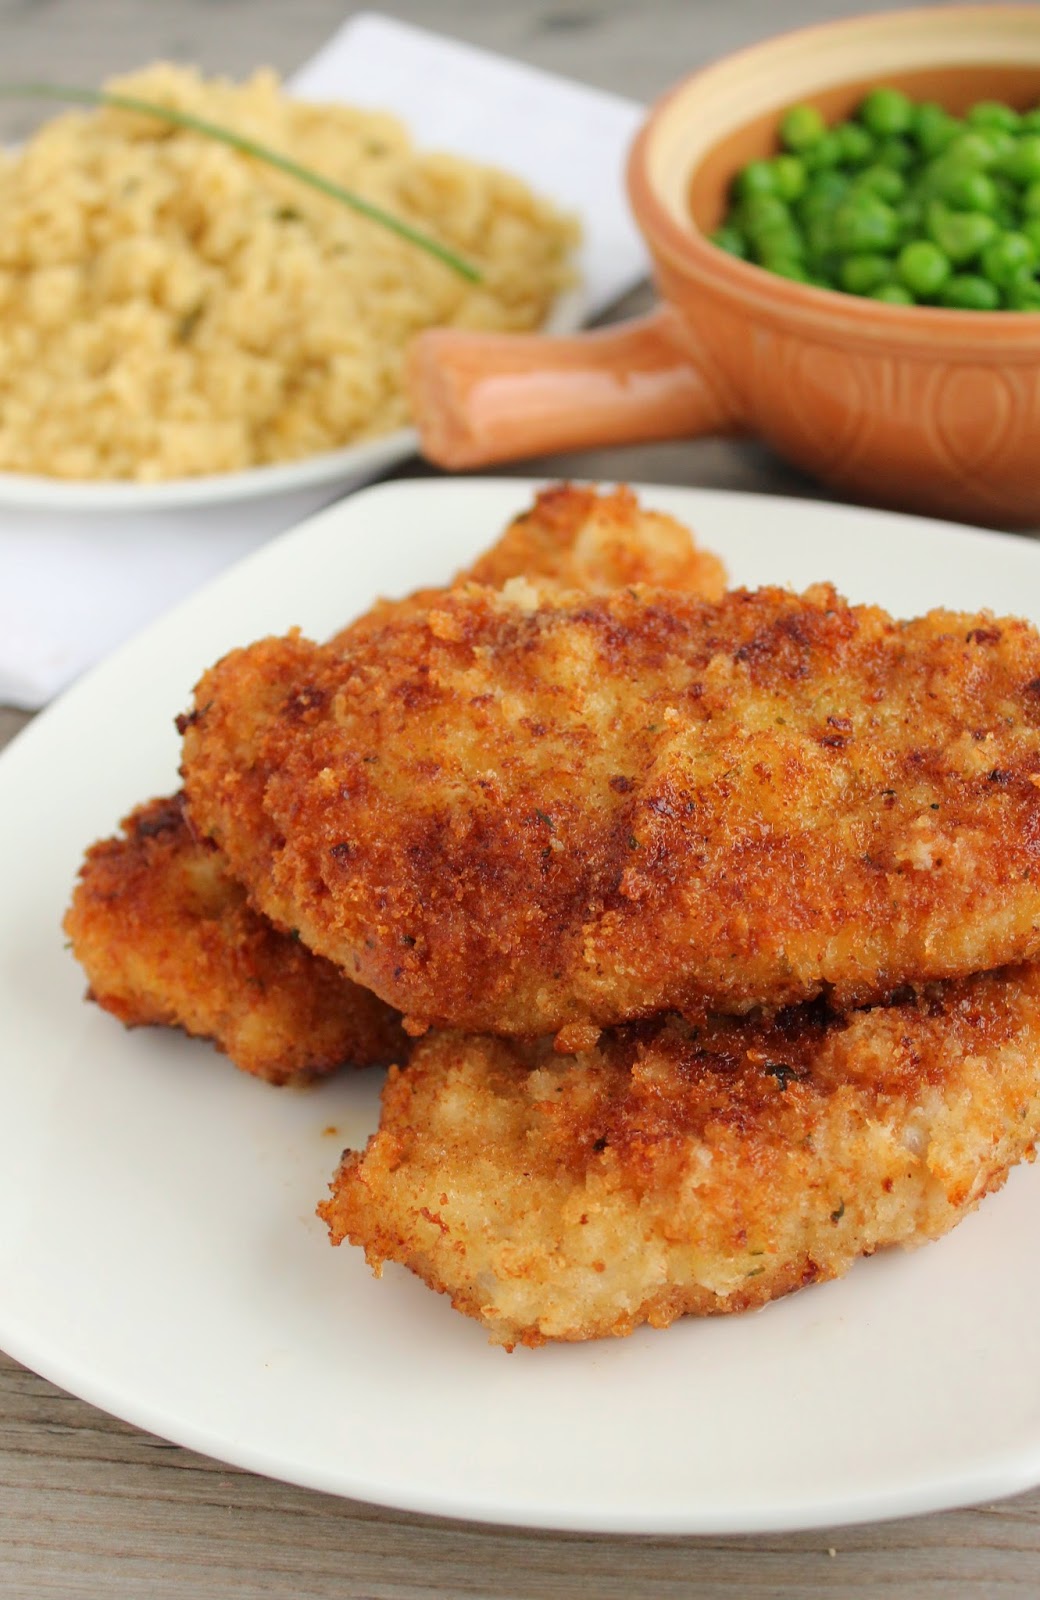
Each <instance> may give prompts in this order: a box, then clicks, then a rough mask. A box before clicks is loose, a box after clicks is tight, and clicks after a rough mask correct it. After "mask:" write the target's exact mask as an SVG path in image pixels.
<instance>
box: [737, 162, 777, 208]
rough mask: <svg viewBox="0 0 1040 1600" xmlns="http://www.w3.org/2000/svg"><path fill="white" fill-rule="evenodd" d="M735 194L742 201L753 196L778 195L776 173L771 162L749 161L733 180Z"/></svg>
mask: <svg viewBox="0 0 1040 1600" xmlns="http://www.w3.org/2000/svg"><path fill="white" fill-rule="evenodd" d="M733 192H734V194H735V195H737V196H738V198H739V199H741V200H750V199H751V196H752V195H760V194H769V195H772V194H776V173H775V172H774V171H773V163H772V162H771V161H749V162H748V164H747V166H746V167H743V168H742V169H741V170H740V172H738V173H737V176H736V178H735V179H734V180H733Z"/></svg>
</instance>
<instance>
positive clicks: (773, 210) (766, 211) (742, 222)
mask: <svg viewBox="0 0 1040 1600" xmlns="http://www.w3.org/2000/svg"><path fill="white" fill-rule="evenodd" d="M729 220H730V221H735V222H736V223H737V226H738V227H740V228H742V229H743V230H744V232H745V233H746V234H747V235H748V237H749V238H750V239H754V237H755V236H756V234H757V233H759V232H760V230H761V229H763V228H773V227H776V226H777V225H778V224H781V223H790V221H791V213H790V210H789V209H788V207H787V206H786V205H785V204H784V202H783V201H782V200H781V199H780V196H779V195H776V194H752V195H748V197H747V199H746V200H742V201H741V203H740V205H739V206H738V207H737V210H736V215H735V217H731V218H730V219H729Z"/></svg>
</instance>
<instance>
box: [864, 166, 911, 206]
mask: <svg viewBox="0 0 1040 1600" xmlns="http://www.w3.org/2000/svg"><path fill="white" fill-rule="evenodd" d="M853 187H854V188H856V189H864V190H866V191H867V192H868V193H869V194H876V195H877V197H878V199H879V200H888V201H890V202H891V201H893V200H901V199H902V198H903V195H904V194H905V193H906V179H905V178H904V177H903V175H902V173H901V172H893V170H892V168H891V167H882V166H873V167H865V168H864V169H863V171H862V172H859V173H857V174H856V177H855V179H854V182H853Z"/></svg>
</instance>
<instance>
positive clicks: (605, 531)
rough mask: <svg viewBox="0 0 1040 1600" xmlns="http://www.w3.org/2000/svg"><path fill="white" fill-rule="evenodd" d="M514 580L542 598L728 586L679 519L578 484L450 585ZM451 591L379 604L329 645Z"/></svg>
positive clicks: (622, 491) (624, 493)
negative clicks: (635, 587) (636, 586)
mask: <svg viewBox="0 0 1040 1600" xmlns="http://www.w3.org/2000/svg"><path fill="white" fill-rule="evenodd" d="M514 578H526V579H527V580H528V581H529V582H530V583H531V584H533V585H536V586H537V588H538V589H539V590H540V591H542V592H543V593H552V592H554V591H560V592H565V591H569V590H572V589H580V590H581V591H582V592H583V593H586V594H607V593H609V591H610V590H611V589H623V588H625V587H626V586H627V585H631V584H633V583H649V584H653V585H655V587H657V588H659V589H679V590H682V591H683V593H685V594H694V595H699V596H700V597H701V598H702V599H704V600H719V599H721V597H722V595H723V594H724V593H725V589H726V569H725V567H724V566H723V564H722V562H721V561H720V559H719V557H718V556H717V555H713V554H712V552H711V551H710V550H702V549H700V548H699V546H698V545H697V544H696V542H695V541H694V539H693V536H692V535H691V533H690V531H689V529H688V528H685V527H683V525H682V523H681V522H677V521H676V519H675V518H674V517H669V516H666V515H665V514H664V513H663V512H660V511H647V510H644V508H643V507H642V506H641V505H640V503H639V501H638V499H637V498H636V496H635V495H634V494H633V492H632V490H631V489H628V488H625V487H623V486H622V487H620V488H617V489H608V490H598V489H594V488H588V487H585V486H582V485H578V484H572V483H557V484H553V485H551V487H549V488H548V489H541V490H539V492H538V493H537V494H536V495H535V498H534V503H533V504H532V505H531V506H530V507H529V509H528V510H527V511H524V512H522V513H521V514H520V516H518V517H515V518H514V520H513V521H512V522H511V523H510V524H509V526H508V528H507V529H506V531H505V533H503V534H502V536H501V538H499V539H498V540H497V541H496V542H495V543H494V544H493V545H492V546H491V548H490V550H487V551H485V553H484V554H483V555H482V556H478V557H477V559H476V561H475V562H474V563H473V565H472V566H470V567H466V568H465V569H464V570H463V571H462V572H459V573H457V574H456V575H455V577H454V578H453V579H452V581H451V583H450V584H449V585H448V586H447V587H448V588H460V587H464V586H465V585H466V584H467V583H479V584H484V585H486V586H487V587H488V588H490V589H501V588H502V587H503V586H504V585H505V584H507V583H509V582H510V581H511V580H512V579H514ZM444 593H445V589H444V588H443V587H441V588H436V589H417V590H416V591H415V592H414V593H413V594H410V595H408V596H406V598H405V599H403V600H377V601H376V603H375V605H374V606H372V607H371V608H370V609H369V610H368V611H366V612H365V613H364V615H363V616H361V617H358V618H357V619H356V620H355V621H354V622H352V623H351V624H350V625H349V627H347V628H345V629H343V630H342V632H341V633H338V634H336V635H335V636H334V637H333V639H332V640H331V641H330V643H331V644H332V645H333V646H335V645H337V644H339V643H340V642H348V643H349V642H350V641H352V640H356V639H359V638H361V637H362V636H364V635H368V634H371V633H374V632H375V631H376V630H377V629H378V628H381V627H383V626H384V625H385V624H386V623H387V622H389V621H391V620H393V619H395V618H400V617H404V616H410V615H416V614H418V613H420V612H422V611H425V610H428V609H429V607H430V606H435V605H437V604H438V603H439V601H440V600H441V598H442V597H443V595H444Z"/></svg>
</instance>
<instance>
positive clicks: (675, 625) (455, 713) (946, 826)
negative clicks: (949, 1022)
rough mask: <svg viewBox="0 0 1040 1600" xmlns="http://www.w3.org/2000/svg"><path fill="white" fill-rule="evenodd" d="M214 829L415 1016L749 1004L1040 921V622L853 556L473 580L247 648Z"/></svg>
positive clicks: (935, 974) (213, 756)
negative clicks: (897, 591)
mask: <svg viewBox="0 0 1040 1600" xmlns="http://www.w3.org/2000/svg"><path fill="white" fill-rule="evenodd" d="M184 775H185V782H186V786H187V791H188V796H189V806H190V810H191V814H192V816H193V818H194V820H195V822H196V825H197V826H198V827H199V829H200V830H201V831H202V832H203V833H205V834H207V835H211V836H212V837H213V838H214V839H216V840H217V842H218V843H219V844H220V846H221V848H222V849H224V850H225V851H226V853H227V856H228V860H229V862H230V863H231V867H232V870H233V871H234V872H235V874H236V875H237V876H238V877H240V878H241V879H242V881H243V882H244V883H246V884H247V885H248V887H249V890H250V893H251V894H252V895H253V897H254V898H255V900H256V903H257V904H258V905H259V906H261V907H262V908H263V909H264V910H265V911H266V912H267V913H268V914H269V915H271V916H272V917H274V918H275V919H276V920H278V921H280V922H282V923H284V924H289V925H292V926H295V927H298V928H299V929H300V930H301V933H302V936H303V938H304V940H305V941H306V942H307V943H308V944H309V945H310V946H311V947H312V948H313V949H315V950H317V951H319V952H321V953H322V954H323V955H325V956H327V957H328V958H329V959H330V960H333V961H335V962H337V963H338V964H339V965H341V966H342V967H344V969H345V970H346V971H348V972H349V973H350V974H351V975H353V976H355V977H356V978H357V979H358V981H359V982H361V983H363V984H365V985H367V986H368V987H370V988H372V989H374V990H375V992H376V993H377V994H379V995H381V996H382V997H383V998H384V999H385V1000H387V1001H388V1002H390V1003H391V1004H393V1005H395V1006H397V1007H398V1008H399V1009H400V1010H401V1011H403V1012H404V1013H405V1014H406V1015H407V1016H408V1017H409V1018H410V1019H412V1021H411V1024H410V1025H411V1026H413V1027H414V1026H416V1025H422V1024H424V1023H434V1024H436V1025H438V1026H445V1027H448V1026H450V1027H458V1028H463V1029H465V1030H467V1031H474V1032H483V1031H486V1032H492V1033H507V1034H519V1035H527V1036H531V1037H534V1036H538V1035H540V1034H543V1033H547V1032H550V1031H552V1030H554V1029H561V1028H564V1027H574V1028H576V1029H578V1030H584V1031H579V1032H572V1033H569V1034H568V1035H567V1036H566V1038H565V1040H564V1041H563V1043H564V1044H565V1045H569V1046H571V1047H578V1046H580V1044H581V1043H582V1042H583V1041H584V1039H585V1038H586V1037H587V1030H588V1028H589V1026H590V1022H591V1024H593V1025H596V1026H599V1025H608V1024H613V1023H617V1022H621V1021H625V1020H629V1019H632V1018H634V1017H639V1016H649V1015H652V1014H654V1013H655V1012H658V1011H662V1010H677V1011H681V1012H684V1013H688V1012H694V1013H696V1012H699V1011H700V1010H703V1009H704V1008H705V1006H707V1007H708V1008H710V1009H714V1010H722V1011H733V1012H741V1011H745V1010H748V1009H750V1008H752V1007H753V1006H756V1005H766V1006H769V1005H772V1006H778V1005H786V1004H794V1003H798V1002H801V1001H804V1000H808V999H811V998H812V997H813V996H815V995H817V994H819V993H821V992H829V993H830V996H831V1000H832V1003H833V1006H834V1009H835V1010H844V1009H847V1008H848V1007H849V1006H851V1005H855V1004H862V1003H867V1002H871V1001H875V1000H878V999H881V998H884V997H885V996H886V995H888V994H889V993H891V992H892V991H893V990H894V989H896V988H897V987H899V986H900V985H901V984H903V983H905V982H907V981H926V980H931V979H938V978H951V977H960V976H967V975H969V974H971V973H973V972H976V971H983V970H987V969H991V968H993V967H996V966H999V965H1002V964H1006V963H1009V962H1012V961H1018V960H1023V959H1028V958H1029V957H1031V956H1032V955H1033V954H1035V953H1036V952H1038V951H1040V787H1038V785H1040V637H1038V635H1037V633H1036V631H1035V630H1034V629H1033V628H1032V627H1030V626H1029V625H1028V624H1027V623H1025V622H1020V621H1014V620H1006V619H1005V620H999V621H998V620H996V619H994V618H993V617H992V616H989V615H960V614H954V613H950V612H942V611H936V612H932V613H930V614H929V615H928V616H926V617H924V618H922V619H921V620H919V621H915V622H908V623H901V622H895V621H893V620H892V619H891V618H890V617H889V616H888V615H887V614H886V613H885V612H883V611H881V610H880V609H878V608H876V607H864V606H850V605H848V604H847V603H846V602H845V601H843V600H842V599H840V598H839V596H838V595H837V594H835V592H834V591H833V590H832V589H831V588H829V587H826V586H821V587H818V588H815V589H812V590H810V591H809V592H808V593H806V594H804V595H797V594H792V593H789V592H788V591H786V590H780V589H762V590H759V591H756V592H748V591H733V592H731V593H729V594H727V595H726V596H725V597H724V598H723V599H722V600H721V601H719V602H717V603H715V604H708V603H704V602H699V601H697V600H694V599H690V598H688V597H686V596H682V595H677V594H674V593H665V592H664V591H647V590H631V591H630V590H623V591H619V592H618V593H616V594H612V595H608V596H603V597H599V598H593V599H585V598H581V597H570V598H564V599H562V600H559V601H557V602H555V603H549V602H547V601H543V602H541V603H538V602H537V601H535V602H534V603H533V604H532V602H531V599H530V596H528V595H527V594H526V593H524V594H522V595H520V596H519V597H515V596H513V595H512V593H511V591H510V589H509V588H508V587H507V589H506V590H504V591H503V592H502V593H501V594H498V593H493V592H491V591H489V590H484V589H471V590H469V591H460V592H456V593H454V594H451V595H448V596H446V597H445V598H444V599H443V600H442V601H441V603H440V604H439V605H438V606H436V607H434V608H431V609H430V610H428V611H427V612H425V613H422V614H420V615H417V616H411V617H405V618H400V619H397V620H396V621H392V622H390V623H388V625H387V626H386V627H385V628H384V629H382V630H381V631H380V632H379V633H377V634H375V635H373V636H371V637H370V638H367V639H362V640H359V641H357V642H356V643H355V644H353V645H349V646H346V647H344V648H342V649H339V650H337V651H335V652H333V651H331V650H328V649H323V648H322V647H321V646H319V645H315V644H312V643H310V642H309V641H307V640H306V639H303V638H301V637H299V636H295V635H290V636H289V637H287V638H283V639H267V640H263V641H261V642H260V643H258V644H255V645H253V646H251V647H249V648H248V649H245V650H239V651H237V652H235V653H233V654H231V655H229V656H227V657H226V658H225V659H224V660H223V661H222V662H220V663H219V664H218V665H217V666H216V667H215V668H214V669H213V670H212V671H211V672H209V673H207V675H206V676H205V677H204V678H203V680H202V682H201V683H200V685H199V687H198V690H197V694H196V703H195V710H194V712H193V713H192V714H191V716H190V717H189V718H188V719H186V728H185V740H184Z"/></svg>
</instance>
